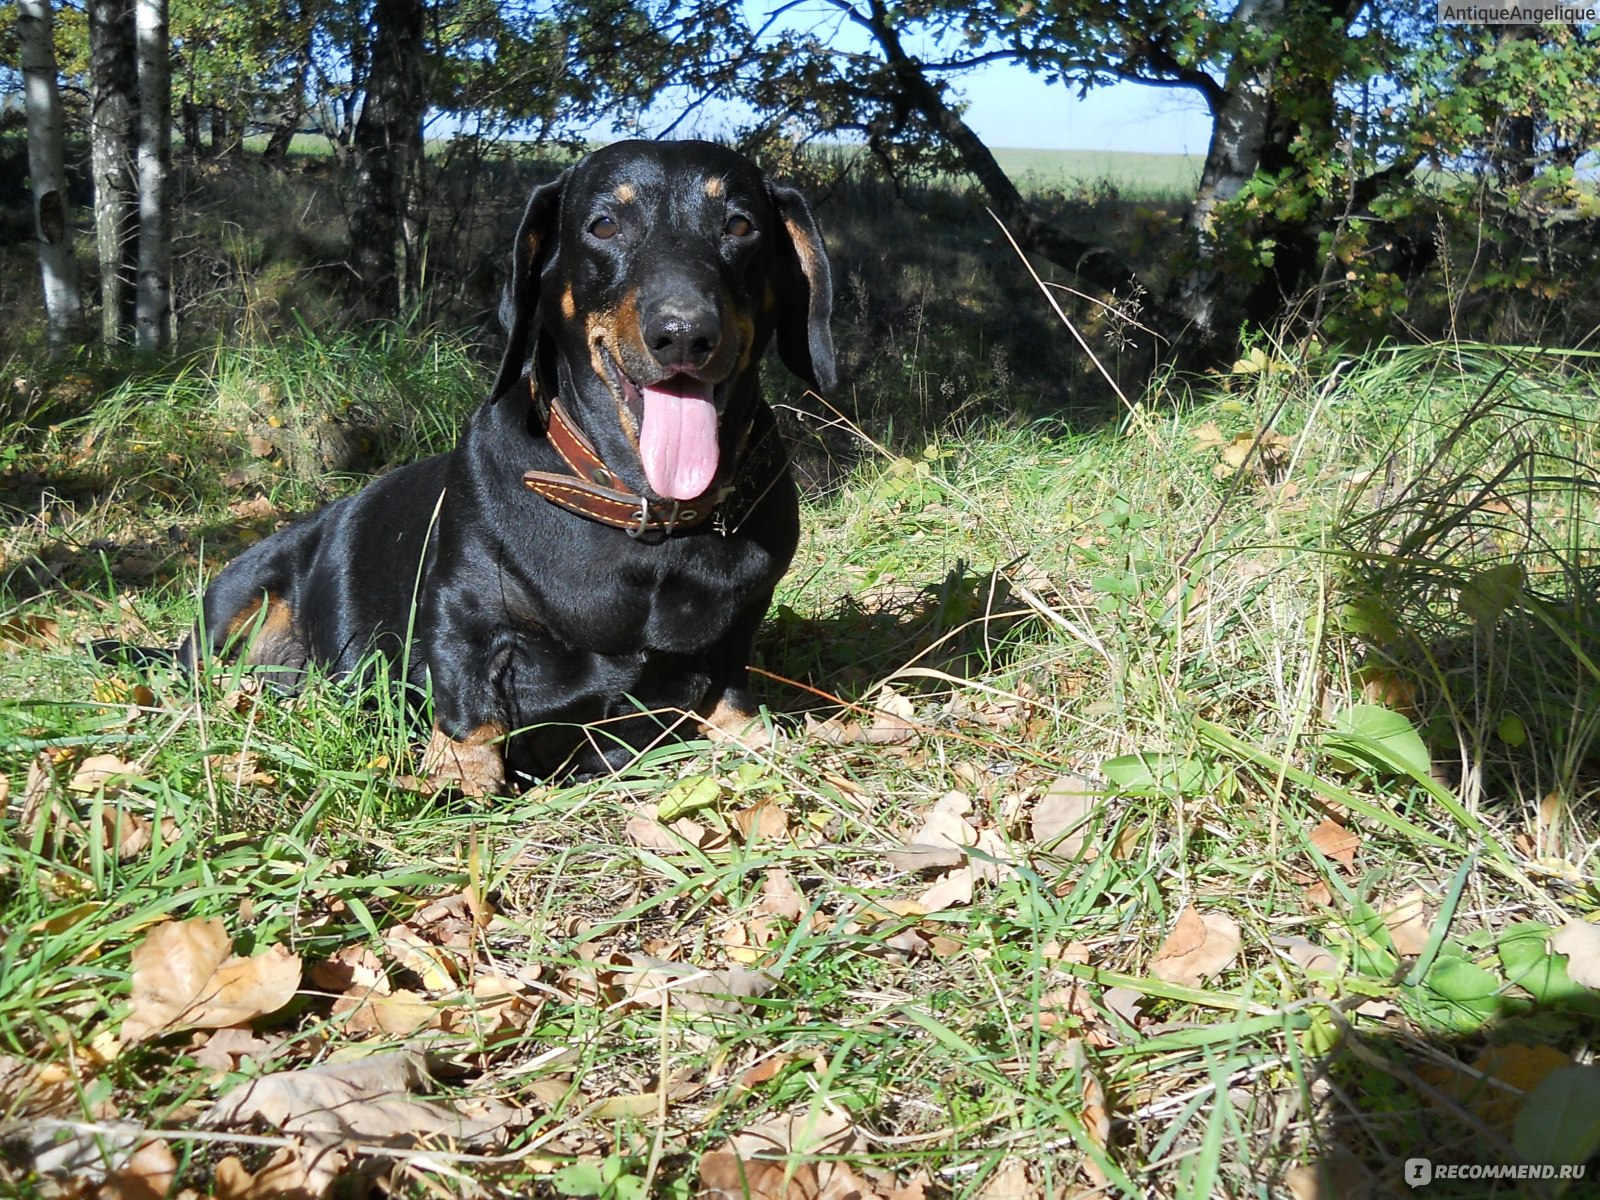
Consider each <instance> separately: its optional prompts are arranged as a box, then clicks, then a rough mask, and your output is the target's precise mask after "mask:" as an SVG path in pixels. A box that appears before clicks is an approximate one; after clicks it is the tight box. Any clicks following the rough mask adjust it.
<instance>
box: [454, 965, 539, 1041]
mask: <svg viewBox="0 0 1600 1200" xmlns="http://www.w3.org/2000/svg"><path fill="white" fill-rule="evenodd" d="M544 1003H545V996H544V994H543V993H542V992H534V991H530V989H529V988H528V986H527V985H526V984H524V983H523V982H522V980H520V979H514V978H512V977H510V976H508V975H500V974H493V973H491V974H484V975H478V976H475V977H474V978H473V980H472V994H471V996H470V997H462V999H461V1002H460V1003H458V1004H452V1005H450V1006H449V1007H448V1008H446V1009H445V1010H444V1011H443V1013H442V1016H443V1017H444V1027H445V1028H446V1029H448V1030H449V1031H450V1032H451V1033H470V1034H472V1035H473V1036H475V1037H476V1038H478V1039H479V1040H480V1041H482V1042H489V1041H492V1040H493V1039H495V1038H498V1037H500V1036H502V1035H504V1034H514V1033H518V1032H520V1031H522V1030H524V1029H526V1028H527V1027H528V1025H529V1024H530V1023H531V1022H532V1021H533V1019H534V1018H535V1017H536V1016H538V1015H539V1010H540V1009H542V1008H543V1007H544Z"/></svg>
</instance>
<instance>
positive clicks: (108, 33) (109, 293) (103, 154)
mask: <svg viewBox="0 0 1600 1200" xmlns="http://www.w3.org/2000/svg"><path fill="white" fill-rule="evenodd" d="M86 7H87V9H88V16H89V152H90V161H91V167H92V170H93V172H94V225H95V243H96V246H97V248H98V253H99V260H100V335H101V340H102V341H104V342H105V344H106V345H108V346H111V345H115V344H116V343H117V342H119V341H121V340H122V339H123V338H124V337H125V336H127V333H128V331H130V330H131V329H132V328H133V317H134V312H133V293H134V282H135V279H136V277H137V274H138V267H139V264H138V255H139V201H138V189H137V187H136V186H135V183H134V160H135V156H136V155H137V153H138V144H139V133H138V112H139V79H138V69H137V66H136V59H135V41H134V18H133V3H132V0H88V3H87V6H86Z"/></svg>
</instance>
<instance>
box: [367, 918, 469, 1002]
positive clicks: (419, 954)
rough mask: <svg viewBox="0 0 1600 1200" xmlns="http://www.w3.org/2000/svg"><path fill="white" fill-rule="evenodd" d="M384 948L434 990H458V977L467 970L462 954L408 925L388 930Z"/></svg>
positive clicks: (424, 984) (423, 983) (426, 986)
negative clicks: (437, 943)
mask: <svg viewBox="0 0 1600 1200" xmlns="http://www.w3.org/2000/svg"><path fill="white" fill-rule="evenodd" d="M383 948H384V949H385V950H387V951H388V952H389V953H390V954H392V955H393V956H394V960H395V961H396V962H397V963H399V964H400V965H401V966H402V967H404V968H405V969H406V970H408V971H410V972H412V973H413V974H415V975H417V976H418V977H420V978H421V980H422V986H423V987H425V988H427V989H428V990H429V991H430V992H450V991H454V990H455V987H456V980H457V979H458V978H459V977H461V976H462V975H463V974H465V970H464V968H465V964H463V963H462V962H461V959H460V957H459V956H458V955H456V954H454V953H452V952H451V951H450V950H447V949H445V948H444V947H442V946H436V945H434V944H433V943H432V942H430V941H427V940H426V939H425V938H423V937H422V935H420V934H419V933H417V932H416V930H414V929H409V928H407V927H406V926H404V925H397V926H395V927H394V928H393V929H390V930H388V931H387V932H386V933H384V935H383Z"/></svg>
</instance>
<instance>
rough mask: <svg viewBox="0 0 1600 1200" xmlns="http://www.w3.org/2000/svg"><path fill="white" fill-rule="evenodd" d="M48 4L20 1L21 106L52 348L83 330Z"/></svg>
mask: <svg viewBox="0 0 1600 1200" xmlns="http://www.w3.org/2000/svg"><path fill="white" fill-rule="evenodd" d="M51 26H52V21H51V15H50V3H49V0H19V3H18V5H17V38H18V40H19V42H20V43H21V46H20V49H21V52H22V75H23V87H24V105H25V107H26V109H27V118H28V174H29V177H30V179H31V181H32V185H33V187H32V190H33V221H34V232H35V233H36V234H37V236H38V242H39V271H40V275H41V277H42V279H43V282H44V308H45V319H46V324H47V330H48V336H49V339H50V344H51V345H52V346H62V345H66V344H67V343H69V342H72V341H75V340H77V339H78V338H79V337H80V336H81V334H82V329H83V293H82V292H81V291H80V290H79V288H78V268H77V263H76V261H75V260H74V259H73V256H72V223H71V222H70V221H68V219H67V174H66V167H65V165H64V155H63V153H62V138H63V132H62V115H61V93H60V92H59V91H58V90H57V87H56V52H55V43H54V40H53V38H54V35H53V32H52V28H51Z"/></svg>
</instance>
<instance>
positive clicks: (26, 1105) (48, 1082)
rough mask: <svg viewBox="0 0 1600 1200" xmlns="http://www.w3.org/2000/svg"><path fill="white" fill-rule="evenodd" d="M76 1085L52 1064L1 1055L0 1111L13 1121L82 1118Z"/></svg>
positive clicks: (64, 1072) (71, 1078)
mask: <svg viewBox="0 0 1600 1200" xmlns="http://www.w3.org/2000/svg"><path fill="white" fill-rule="evenodd" d="M79 1086H80V1085H79V1081H78V1080H77V1079H76V1078H74V1076H73V1075H71V1074H69V1073H68V1072H66V1071H64V1070H61V1069H59V1067H58V1065H57V1064H55V1063H46V1064H41V1063H35V1062H27V1061H24V1060H23V1059H20V1058H13V1057H12V1056H11V1055H9V1054H0V1111H3V1112H5V1113H6V1114H7V1116H8V1117H12V1118H29V1117H50V1116H67V1115H73V1116H77V1115H81V1110H80V1109H79V1106H78V1096H79Z"/></svg>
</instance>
